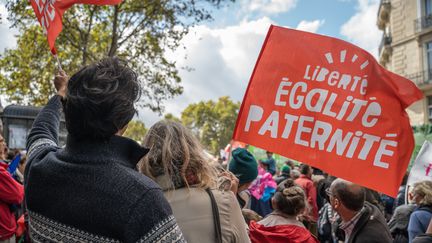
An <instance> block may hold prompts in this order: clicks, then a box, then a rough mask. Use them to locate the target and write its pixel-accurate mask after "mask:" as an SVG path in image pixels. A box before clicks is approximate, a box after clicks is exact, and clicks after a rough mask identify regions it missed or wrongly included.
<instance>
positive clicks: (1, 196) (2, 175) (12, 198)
mask: <svg viewBox="0 0 432 243" xmlns="http://www.w3.org/2000/svg"><path fill="white" fill-rule="evenodd" d="M6 169H7V164H5V163H3V162H0V241H1V240H7V239H9V238H11V237H12V236H13V235H14V234H15V230H16V228H17V224H16V220H15V216H14V214H13V212H12V211H11V209H10V206H11V205H12V204H21V202H22V200H23V198H24V188H23V186H22V185H21V184H19V183H18V182H16V181H15V180H14V179H13V178H12V175H11V174H9V172H8V171H7V170H6Z"/></svg>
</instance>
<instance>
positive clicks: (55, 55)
mask: <svg viewBox="0 0 432 243" xmlns="http://www.w3.org/2000/svg"><path fill="white" fill-rule="evenodd" d="M53 56H54V58H55V59H56V61H57V67H58V69H59V71H63V68H62V66H61V63H60V59H59V58H58V56H57V54H54V55H53Z"/></svg>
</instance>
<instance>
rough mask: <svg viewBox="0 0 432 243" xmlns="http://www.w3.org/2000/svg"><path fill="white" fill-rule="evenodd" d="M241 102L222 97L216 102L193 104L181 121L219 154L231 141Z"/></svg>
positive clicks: (184, 112)
mask: <svg viewBox="0 0 432 243" xmlns="http://www.w3.org/2000/svg"><path fill="white" fill-rule="evenodd" d="M239 108H240V102H234V101H232V100H231V99H230V98H229V97H227V96H224V97H220V98H219V99H218V100H217V101H216V102H215V101H212V100H209V101H201V102H199V103H195V104H191V105H189V106H188V107H186V109H185V110H184V111H183V112H182V114H181V120H182V122H183V124H184V125H185V126H187V127H188V128H189V129H191V130H192V131H193V132H194V133H195V134H196V135H197V136H198V137H199V139H200V141H201V143H202V144H203V145H204V146H205V147H206V148H207V149H208V150H209V151H211V152H212V153H214V154H217V153H218V152H219V149H221V148H224V147H225V146H226V145H227V144H228V143H230V141H231V137H232V133H233V131H234V127H235V123H236V119H237V114H238V111H239Z"/></svg>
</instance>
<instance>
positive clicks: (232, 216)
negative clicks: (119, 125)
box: [138, 120, 249, 243]
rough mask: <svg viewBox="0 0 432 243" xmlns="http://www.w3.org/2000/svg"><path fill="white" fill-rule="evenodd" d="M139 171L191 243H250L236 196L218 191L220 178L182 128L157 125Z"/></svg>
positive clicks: (164, 123) (172, 124) (147, 141)
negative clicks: (153, 185) (158, 190)
mask: <svg viewBox="0 0 432 243" xmlns="http://www.w3.org/2000/svg"><path fill="white" fill-rule="evenodd" d="M142 145H143V146H144V147H146V148H149V149H150V151H149V153H148V154H147V155H146V156H145V157H143V158H142V159H141V161H140V163H139V164H138V170H139V171H140V172H141V173H143V174H144V175H146V176H148V177H150V178H152V179H153V180H154V181H155V182H156V183H157V184H159V186H160V187H161V188H162V190H163V191H164V194H165V197H166V199H167V200H168V202H169V204H170V205H171V207H172V210H173V212H174V216H175V218H176V220H177V223H178V224H179V226H180V228H181V230H182V232H183V235H184V237H185V239H186V240H187V242H189V243H191V242H192V243H193V242H249V237H248V235H247V226H246V223H245V222H244V219H243V216H242V212H241V210H240V206H239V204H238V202H237V199H236V197H235V195H234V193H233V192H232V191H226V190H219V189H218V188H217V179H218V172H217V170H216V168H215V167H214V166H213V165H211V163H210V158H209V157H208V155H207V154H206V153H205V151H204V149H203V147H202V145H201V144H200V143H199V141H198V140H197V138H196V137H195V136H194V135H193V134H192V132H191V131H189V130H188V129H187V128H185V127H184V126H183V125H181V124H180V123H178V122H173V121H168V120H163V121H159V122H157V123H156V124H154V125H153V126H152V127H151V128H150V129H149V131H148V132H147V134H146V136H145V137H144V141H143V144H142Z"/></svg>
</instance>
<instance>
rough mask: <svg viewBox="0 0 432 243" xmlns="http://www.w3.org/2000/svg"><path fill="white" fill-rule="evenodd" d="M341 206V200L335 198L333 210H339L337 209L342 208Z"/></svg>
mask: <svg viewBox="0 0 432 243" xmlns="http://www.w3.org/2000/svg"><path fill="white" fill-rule="evenodd" d="M340 205H341V203H340V201H339V199H337V198H334V199H333V208H334V209H337V208H339V207H340Z"/></svg>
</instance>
